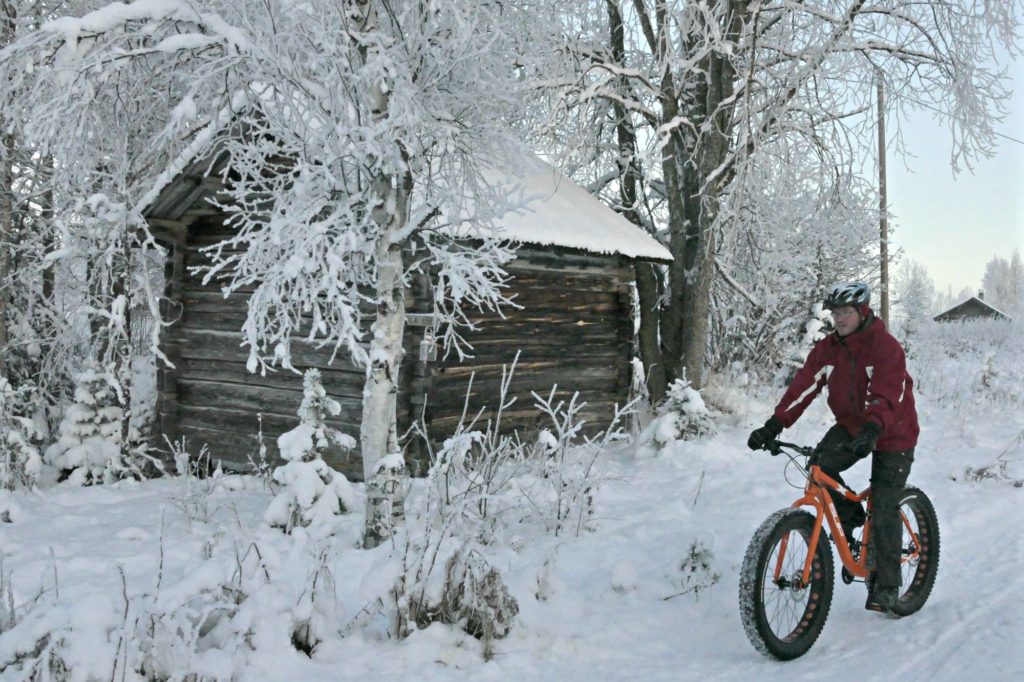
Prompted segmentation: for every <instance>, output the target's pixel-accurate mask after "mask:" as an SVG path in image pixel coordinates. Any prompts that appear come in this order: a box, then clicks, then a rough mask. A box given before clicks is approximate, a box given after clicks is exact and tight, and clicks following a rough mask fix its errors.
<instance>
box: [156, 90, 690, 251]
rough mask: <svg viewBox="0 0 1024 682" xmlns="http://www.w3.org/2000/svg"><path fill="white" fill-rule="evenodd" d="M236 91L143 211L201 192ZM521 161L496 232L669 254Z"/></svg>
mask: <svg viewBox="0 0 1024 682" xmlns="http://www.w3.org/2000/svg"><path fill="white" fill-rule="evenodd" d="M248 101H249V100H248V99H247V98H246V97H245V96H244V95H243V94H241V93H240V94H238V95H237V96H236V97H235V98H234V99H233V101H232V102H231V105H230V106H228V107H225V108H224V109H223V110H221V111H220V112H219V113H218V114H217V116H216V117H215V118H214V120H213V121H212V122H211V123H210V124H209V125H208V126H206V127H205V128H203V129H202V130H200V131H199V132H198V133H197V134H196V135H195V137H194V138H193V140H192V142H191V144H189V146H188V147H186V148H185V149H184V150H183V151H182V153H181V154H180V155H179V156H178V157H177V158H176V159H175V160H174V161H173V162H172V163H171V165H170V166H169V167H168V168H167V169H165V170H164V172H163V173H161V174H160V176H158V177H157V179H156V181H155V182H154V184H153V186H152V187H151V188H150V189H149V191H147V192H146V194H145V195H143V197H142V198H141V199H140V201H139V202H138V203H137V204H136V209H137V210H138V211H139V212H140V213H142V214H143V215H147V216H153V215H156V216H158V217H159V214H160V213H161V212H162V211H163V210H165V209H166V208H167V207H168V206H167V205H168V204H180V203H183V202H185V201H192V200H195V199H196V198H198V197H200V196H201V195H202V188H201V187H199V186H198V185H197V184H196V181H195V177H194V176H196V175H204V174H206V173H208V172H210V170H211V163H209V158H212V157H214V156H216V154H215V153H212V152H211V150H210V144H211V141H212V140H213V138H214V137H215V135H216V133H217V132H218V131H221V130H223V129H224V128H225V127H226V126H228V125H229V124H230V123H231V120H232V119H233V118H234V117H235V116H236V115H237V113H238V112H239V111H241V110H242V109H244V108H245V107H246V106H247V104H248ZM527 157H528V158H526V159H525V162H524V163H523V164H522V173H521V174H519V176H518V177H502V178H501V179H500V181H499V182H500V183H501V184H507V185H509V186H510V187H515V189H516V190H517V191H518V193H521V195H522V198H523V199H524V202H523V204H522V206H521V207H520V208H517V209H516V210H513V211H509V212H508V213H506V214H504V215H503V216H501V218H499V219H497V220H495V221H494V225H495V227H496V228H497V230H498V235H499V236H500V237H501V238H504V239H508V240H509V241H512V242H518V243H521V244H529V245H536V246H557V247H564V248H570V249H580V250H583V251H588V252H591V253H598V254H604V255H621V256H626V257H627V258H640V259H644V260H657V261H671V260H672V254H671V253H670V252H669V250H668V249H666V248H665V247H664V246H663V245H662V244H661V243H659V242H658V241H657V240H656V239H654V238H653V237H652V236H651V235H650V234H648V233H647V232H646V231H644V230H643V229H641V228H639V227H637V226H636V225H634V224H633V223H631V222H629V221H628V220H626V219H625V218H623V217H622V216H621V215H619V214H618V213H616V212H615V211H613V210H612V209H611V208H609V207H608V206H606V205H605V204H603V203H602V202H601V201H600V200H599V199H597V198H596V197H594V196H593V195H591V194H590V193H589V192H587V191H586V190H584V189H583V188H582V187H580V186H579V185H577V184H576V183H575V182H573V181H572V180H570V179H569V178H567V177H565V176H564V175H562V174H561V173H560V172H559V171H557V170H556V169H555V168H553V167H552V166H550V165H548V164H547V163H545V162H543V161H541V160H540V159H538V158H536V157H535V156H533V155H529V154H528V155H527ZM186 176H193V177H190V179H191V183H190V184H189V186H188V187H187V188H185V189H184V190H181V189H180V188H179V189H178V191H174V190H175V184H176V183H178V184H180V181H181V180H183V179H185V177H186Z"/></svg>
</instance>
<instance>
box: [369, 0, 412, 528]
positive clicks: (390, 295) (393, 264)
mask: <svg viewBox="0 0 1024 682" xmlns="http://www.w3.org/2000/svg"><path fill="white" fill-rule="evenodd" d="M358 7H359V11H360V13H361V17H360V18H361V19H362V28H363V30H364V31H365V32H366V33H372V32H373V31H374V30H375V29H376V28H377V10H376V7H375V4H374V2H373V0H358ZM367 49H368V50H369V49H372V48H367ZM364 58H365V55H364ZM369 96H370V102H369V104H370V108H371V115H372V117H373V119H374V121H375V122H376V121H381V120H383V119H384V118H386V117H387V115H388V106H389V98H388V94H387V92H386V91H385V88H384V84H383V83H382V82H381V81H380V80H378V81H376V82H375V84H374V85H373V86H372V87H371V88H370V91H369ZM371 183H372V195H373V198H374V202H375V203H374V206H373V208H372V215H373V220H374V222H375V223H376V224H377V227H378V229H379V232H378V236H377V243H376V249H375V254H374V255H375V257H376V263H377V291H376V296H377V301H376V303H377V315H376V318H375V319H374V321H373V324H372V325H371V327H370V349H369V360H368V362H367V366H366V384H365V386H364V388H363V418H362V424H361V426H360V434H359V435H360V445H361V448H362V454H363V477H364V480H366V481H370V480H371V479H372V478H373V475H374V473H375V472H376V469H377V463H378V462H380V460H381V459H383V458H384V457H386V456H387V455H389V454H392V453H396V452H398V451H399V450H398V413H397V405H398V372H399V369H400V367H401V363H402V337H403V336H404V333H405V287H404V284H403V273H404V270H405V268H404V263H403V260H402V243H401V232H402V230H403V228H404V227H405V225H406V223H407V222H408V219H409V198H410V196H411V194H412V180H411V176H409V174H408V173H405V174H404V175H403V176H402V177H395V176H391V175H388V174H387V173H386V172H384V171H383V170H381V171H378V173H377V175H376V176H375V177H374V178H372V180H371ZM368 520H369V519H368Z"/></svg>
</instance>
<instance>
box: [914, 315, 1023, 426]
mask: <svg viewBox="0 0 1024 682" xmlns="http://www.w3.org/2000/svg"><path fill="white" fill-rule="evenodd" d="M1022 356H1024V322H1022V321H1018V320H1014V321H1012V322H1007V321H1002V320H971V321H967V322H934V321H927V322H924V323H922V324H921V326H920V328H919V331H918V334H917V335H916V337H915V339H914V344H913V346H912V347H911V348H910V349H908V357H907V367H908V370H909V372H910V375H911V376H912V377H914V390H915V392H917V393H918V394H919V395H921V396H922V397H925V398H927V399H929V400H933V401H935V402H937V403H938V404H940V405H944V406H948V407H954V408H956V409H971V408H973V407H978V406H981V407H984V408H985V409H996V410H1000V409H1009V410H1019V409H1020V408H1021V406H1024V364H1022V363H1021V362H1020V358H1021V357H1022Z"/></svg>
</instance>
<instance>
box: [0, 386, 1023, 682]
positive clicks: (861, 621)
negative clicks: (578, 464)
mask: <svg viewBox="0 0 1024 682" xmlns="http://www.w3.org/2000/svg"><path fill="white" fill-rule="evenodd" d="M764 395H765V396H767V395H768V394H767V393H766V394H764ZM819 402H820V401H819ZM743 403H744V404H743V405H742V409H740V410H739V411H738V412H737V413H736V414H733V415H728V416H725V417H723V418H722V420H721V421H720V425H719V426H720V433H719V434H718V435H717V436H716V437H714V438H711V439H704V440H700V441H693V442H680V443H676V444H675V445H673V446H672V447H671V448H670V451H669V452H666V453H663V454H662V455H660V456H658V457H656V458H653V459H641V460H637V459H636V458H635V457H634V455H633V454H632V453H631V452H629V451H628V450H627V451H620V452H617V453H614V454H612V455H610V456H609V458H608V460H606V461H605V462H604V463H603V464H602V471H601V474H602V475H603V477H605V482H604V483H603V484H602V486H601V489H600V493H599V495H598V497H597V499H596V505H597V507H596V509H597V515H596V520H595V525H596V528H595V530H594V531H593V532H590V533H584V534H582V535H581V536H580V537H574V536H570V537H558V538H556V537H553V536H550V535H546V534H542V533H536V534H529V535H527V536H524V537H519V538H516V537H509V538H508V545H509V549H508V550H506V551H504V552H499V553H498V555H497V557H496V558H495V560H494V562H495V565H496V566H498V567H499V568H500V569H502V571H503V573H504V574H505V577H506V580H507V582H508V584H509V587H510V589H511V590H512V592H513V594H514V595H515V596H516V597H517V599H518V601H519V606H520V614H519V616H518V619H517V622H516V624H515V627H514V629H513V631H512V633H511V635H510V636H509V637H508V638H507V639H504V640H501V641H499V642H498V643H497V645H496V648H495V656H494V658H493V659H492V660H491V661H489V662H484V661H483V660H482V657H481V648H480V644H479V642H477V640H475V639H472V638H470V637H468V636H466V635H463V634H461V633H459V632H458V631H456V630H454V629H452V628H450V627H447V626H440V625H434V626H431V627H430V628H428V629H426V630H423V631H419V632H416V633H414V634H413V635H412V636H411V637H409V638H408V639H407V640H405V641H403V642H395V641H389V640H386V639H382V638H381V637H380V636H375V635H373V634H369V633H368V631H360V632H356V633H354V634H351V635H350V636H348V637H344V638H334V639H331V640H330V641H327V642H325V643H324V644H323V645H321V646H320V647H319V648H318V649H317V650H316V651H315V652H314V655H313V657H312V658H309V657H307V656H305V655H304V654H302V653H299V652H296V651H295V649H293V648H291V647H290V646H287V637H286V636H285V635H283V634H282V633H283V632H284V630H282V629H281V628H283V627H285V624H280V627H277V625H275V624H273V623H269V624H265V625H264V626H263V627H262V628H256V631H257V632H258V633H260V634H258V635H256V636H255V640H256V641H255V642H254V643H252V644H253V648H254V649H255V650H254V651H253V650H246V652H245V654H244V655H240V654H237V653H236V654H235V657H234V659H232V658H231V656H230V655H229V654H226V653H221V652H218V651H211V652H205V653H204V654H202V655H203V656H205V659H204V660H205V661H206V663H207V664H209V665H211V666H213V668H212V669H217V670H220V671H221V672H220V675H221V676H222V679H227V678H229V677H230V676H232V675H233V676H234V679H265V680H286V679H287V680H318V679H323V680H337V679H388V680H392V679H395V680H400V679H407V680H455V679H469V678H473V679H483V680H487V679H494V680H499V679H500V680H584V679H585V680H620V679H624V678H630V679H643V680H706V679H712V680H750V679H757V680H787V681H789V682H791V681H793V680H812V679H821V678H822V676H823V675H826V674H833V673H836V672H838V671H843V670H845V671H849V672H850V673H851V674H856V675H857V676H858V678H860V679H863V680H890V679H905V680H929V681H931V682H938V681H941V680H964V679H968V678H974V679H986V680H1019V679H1024V651H1022V650H1021V647H1020V643H1021V642H1024V616H1022V612H1021V606H1020V605H1021V603H1022V602H1024V569H1022V566H1024V541H1022V539H1021V533H1020V531H1019V526H1020V523H1021V518H1022V517H1021V513H1020V504H1021V501H1022V495H1024V489H1022V488H1018V487H1014V486H1013V485H1012V482H1009V481H1006V480H986V481H981V482H967V481H964V480H963V475H962V474H963V472H964V469H965V468H966V467H968V466H982V465H987V464H990V463H992V462H993V461H995V460H996V458H997V457H998V456H1000V455H1004V457H1008V458H1009V459H1010V460H1011V465H1010V467H1009V470H1008V471H1009V474H1010V475H1011V477H1012V478H1016V479H1019V478H1021V477H1024V471H1022V470H1021V463H1022V460H1024V452H1022V448H1024V444H1022V443H1021V441H1020V435H1021V434H1022V432H1024V414H1022V413H1021V411H1020V410H1019V409H1016V408H1007V409H1004V410H999V409H993V408H992V407H991V406H987V407H984V409H982V408H980V407H979V408H976V409H972V406H969V405H965V406H960V407H958V408H956V409H952V408H943V409H940V408H938V407H936V406H934V405H931V404H930V403H929V402H928V400H927V398H922V400H921V406H920V413H921V421H922V424H923V434H922V438H921V442H920V445H919V448H918V454H917V459H916V462H915V464H914V468H913V472H912V475H911V482H912V483H913V484H915V485H917V486H919V487H921V488H923V489H924V490H925V491H926V492H927V493H928V494H929V496H930V497H931V498H932V500H933V501H934V503H935V506H936V509H937V512H938V515H939V521H940V527H941V537H942V553H941V562H940V569H939V577H938V580H937V583H936V586H935V590H934V592H933V593H932V597H931V599H930V600H929V602H928V603H927V605H926V606H925V608H924V609H923V610H922V611H921V612H919V613H918V614H916V615H914V616H912V617H910V618H906V619H902V620H892V619H889V618H886V617H884V616H881V615H879V614H876V613H872V612H868V611H865V610H864V609H863V601H864V596H865V592H864V588H863V586H862V585H859V584H854V585H852V586H844V585H843V584H842V583H841V582H839V581H838V577H837V583H836V592H835V598H834V601H833V606H832V611H831V614H830V616H829V620H828V623H827V624H826V626H825V629H824V632H823V633H822V635H821V638H820V639H819V640H818V643H817V644H816V645H815V646H814V648H813V649H811V651H810V653H809V654H808V655H806V656H804V657H803V658H801V659H798V660H796V661H793V662H790V663H777V662H773V661H769V660H767V659H764V658H762V657H761V656H760V655H759V654H757V653H756V652H755V651H754V649H753V648H752V647H751V645H750V644H749V642H748V641H747V639H746V637H745V635H744V633H743V628H742V627H741V625H740V620H739V615H738V610H737V584H738V575H737V573H738V570H739V566H740V563H741V561H742V558H743V554H744V550H745V547H746V544H747V542H748V540H749V538H750V536H751V534H752V533H753V531H754V529H755V528H756V527H757V526H758V524H759V523H760V522H761V520H762V519H763V518H764V517H766V516H767V515H768V514H769V513H770V512H772V511H774V510H776V509H778V508H781V507H784V506H787V505H788V504H789V503H790V502H791V501H792V500H793V499H795V497H796V493H797V491H796V490H795V489H793V488H791V487H789V486H788V485H787V483H786V479H785V477H784V469H785V466H784V460H783V459H782V458H772V457H770V456H768V455H767V454H764V453H756V454H755V453H751V452H750V451H748V450H747V449H746V447H745V445H744V442H745V439H746V436H747V433H748V431H749V429H750V428H751V427H752V426H755V425H757V424H758V423H759V422H760V421H761V419H763V417H764V415H765V414H767V411H768V405H767V403H763V402H761V403H758V402H757V401H753V400H751V399H749V398H744V399H743ZM817 408H818V409H817V410H816V411H812V412H809V413H808V414H807V415H805V417H804V419H803V420H802V421H801V423H800V424H798V425H797V427H796V428H794V429H792V430H790V431H788V432H787V434H786V436H787V438H788V439H789V440H794V441H796V442H812V441H813V440H814V439H815V438H816V436H817V435H818V434H820V433H821V432H822V431H823V430H824V429H825V428H826V426H827V415H826V414H825V413H824V411H823V410H822V409H821V408H820V406H817ZM1004 453H1005V454H1004ZM867 476H868V467H867V465H866V464H861V465H859V466H858V467H856V468H855V469H853V470H852V472H851V474H850V475H849V476H848V477H847V480H848V482H850V484H851V485H853V486H854V487H857V488H860V487H863V486H864V485H866V479H867ZM954 477H955V478H956V479H957V480H953V479H954ZM790 478H791V479H793V480H795V476H793V475H791V476H790ZM186 484H187V482H186V481H184V480H182V479H164V480H157V481H150V482H144V483H135V482H122V483H119V484H117V485H114V486H97V487H92V488H84V489H81V488H71V487H63V486H58V487H56V488H52V489H49V490H46V491H44V492H41V493H38V494H26V493H20V494H18V495H17V496H16V497H15V498H14V501H15V502H16V503H17V510H16V511H15V513H14V514H13V516H12V518H13V523H4V524H0V553H2V555H3V561H4V568H5V570H6V571H8V572H10V573H11V574H12V576H13V577H12V581H13V584H14V588H15V589H14V595H15V603H16V605H17V606H18V607H19V608H24V607H25V605H26V603H27V602H28V601H29V600H31V599H32V598H33V597H35V595H37V594H38V593H39V591H40V589H41V588H42V589H44V590H46V592H45V593H44V595H43V596H42V597H40V602H41V603H42V602H45V603H47V604H48V606H47V607H46V608H45V609H44V610H42V612H40V609H36V612H35V615H34V616H32V617H28V618H25V620H24V622H23V623H22V624H21V625H20V626H19V627H16V628H14V629H13V630H10V631H8V632H6V633H5V634H3V635H0V662H2V661H3V660H5V657H6V656H9V655H10V653H11V650H12V647H17V646H21V645H19V644H18V642H19V641H20V642H24V641H25V640H26V638H27V637H29V635H28V634H27V630H28V629H30V628H29V625H30V624H31V629H32V630H33V631H34V633H35V636H37V637H38V636H39V634H40V633H41V632H42V631H44V630H45V629H46V628H47V627H49V628H51V629H55V628H56V629H59V628H65V629H67V628H69V627H70V628H71V629H70V631H69V632H66V633H65V635H64V637H65V640H66V641H67V642H68V643H69V644H68V646H67V647H65V653H64V654H63V655H64V656H65V659H66V660H72V661H75V660H78V661H80V663H79V664H78V666H75V667H76V668H77V670H76V672H78V673H79V674H80V675H81V677H80V679H87V678H88V674H87V673H88V672H89V671H92V672H91V674H95V675H101V673H102V671H104V670H106V671H107V672H106V675H105V676H106V677H109V675H110V673H109V671H110V669H111V663H110V661H109V660H106V661H104V660H99V659H103V657H104V656H106V657H107V658H108V659H109V658H110V657H111V654H112V653H114V652H115V645H116V643H117V639H118V638H119V637H120V631H118V630H117V629H115V630H113V631H111V630H110V629H109V627H108V628H107V630H103V629H100V630H99V632H100V634H99V635H97V634H96V632H95V631H96V622H97V621H102V620H103V618H101V617H99V616H97V615H96V614H97V613H112V614H115V615H116V618H115V625H116V624H117V619H118V618H120V615H118V614H120V612H121V610H122V609H123V605H124V601H123V597H122V591H123V588H122V578H121V571H122V570H123V574H124V576H125V587H124V593H125V594H127V595H128V597H129V600H132V599H138V598H140V597H139V595H142V594H146V593H149V594H151V593H153V592H154V586H155V585H156V584H157V582H158V581H160V583H161V585H162V589H161V599H163V600H164V601H165V603H173V599H174V598H175V594H189V593H191V592H190V590H191V591H192V592H196V593H198V592H201V591H202V589H203V586H207V587H209V586H210V585H216V584H219V583H218V581H223V580H224V579H226V578H227V577H228V576H226V575H225V574H224V573H223V572H224V570H226V569H225V562H220V563H217V562H211V561H207V560H206V558H205V557H208V556H211V555H214V556H218V555H220V556H222V555H224V554H225V553H227V554H230V553H231V552H232V551H234V552H235V554H236V555H239V556H241V555H244V551H245V549H246V547H251V546H252V543H253V542H256V544H257V545H258V546H259V547H261V548H262V553H263V554H264V555H265V556H264V561H265V564H266V565H267V566H268V567H269V571H270V572H271V573H274V574H275V575H277V576H279V578H280V579H281V580H285V581H289V580H290V581H293V582H297V583H300V584H301V583H302V581H304V580H306V577H307V576H305V575H301V574H298V573H299V572H298V571H295V570H289V567H290V566H292V565H298V564H299V563H300V562H298V561H297V560H295V557H297V556H299V555H305V554H307V553H309V552H311V551H315V550H316V549H317V546H316V543H314V542H313V541H312V540H310V541H308V542H305V543H304V542H303V541H302V540H301V538H300V539H299V540H298V541H293V540H291V539H289V538H287V537H286V536H284V535H283V534H281V533H280V532H279V531H276V530H272V529H270V528H267V527H265V526H263V525H261V523H260V517H261V514H262V513H263V510H264V509H265V508H266V505H267V503H268V501H269V498H270V496H269V493H268V492H267V491H266V490H265V489H263V487H262V485H261V483H260V482H259V481H258V480H256V479H252V478H247V479H240V478H235V479H233V480H231V479H229V480H228V481H222V482H221V483H220V484H219V485H218V487H217V489H216V490H215V491H214V492H213V493H212V494H211V495H210V496H209V497H207V496H205V495H203V494H197V491H196V490H195V489H193V491H192V493H191V494H190V493H189V492H188V491H187V490H186V489H185V487H186ZM192 485H193V486H196V485H200V486H202V485H206V484H205V483H204V482H198V483H196V482H192ZM201 492H202V490H200V491H199V493H201ZM190 500H191V501H190ZM204 500H205V501H206V502H208V506H206V509H203V506H204V502H203V501H204ZM7 505H8V506H10V498H8V502H7ZM206 517H208V519H207V518H206ZM204 519H205V521H204ZM361 522H362V515H361V514H360V513H358V512H357V513H354V514H350V515H348V516H346V517H343V518H342V520H341V522H340V524H339V527H338V532H337V533H336V535H335V538H334V540H333V545H332V557H333V559H332V562H331V569H332V572H333V575H334V578H335V582H336V585H337V594H338V603H339V607H340V609H341V617H340V619H339V622H341V623H345V622H347V621H349V620H350V619H351V618H352V617H353V616H355V615H356V613H357V612H358V610H359V608H361V606H362V604H363V601H361V600H362V599H363V595H365V594H366V592H367V589H369V588H368V585H367V584H368V583H370V584H371V586H372V582H373V575H374V573H375V571H376V570H377V569H376V568H375V566H379V565H380V562H381V561H382V560H383V559H384V558H385V555H386V552H387V548H386V547H384V548H378V549H377V550H373V551H364V550H358V549H354V548H353V547H354V545H355V544H356V539H357V538H358V535H359V531H360V525H361ZM161 529H162V530H161ZM161 536H162V537H163V540H162V541H161ZM695 541H696V542H698V543H700V544H699V545H698V546H701V545H702V546H703V547H705V548H707V549H708V550H710V571H711V572H712V573H717V574H718V575H719V579H718V580H717V582H716V583H714V584H713V585H711V586H710V587H707V589H703V590H700V591H699V592H698V593H696V594H695V593H693V592H690V593H686V594H682V595H680V596H674V597H673V596H672V595H677V594H678V593H680V592H683V591H684V590H685V588H686V587H687V583H686V582H685V581H686V578H685V576H684V572H683V571H681V570H680V567H681V565H682V563H683V562H684V560H685V559H686V557H687V555H688V553H689V549H690V547H691V545H692V544H693V543H694V542H695ZM232 547H234V548H237V549H234V550H233V549H232ZM161 548H162V549H161ZM161 553H162V555H163V556H162V562H163V563H162V565H163V569H162V572H161V569H160V566H161ZM492 558H493V557H492ZM293 560H294V561H293ZM229 563H230V562H229ZM218 571H220V572H218ZM837 573H838V566H837ZM695 575H696V578H697V580H698V581H699V580H706V579H707V576H706V575H705V574H700V573H698V574H695ZM55 585H56V587H57V588H58V590H59V595H58V594H56V593H55V591H54V590H53V588H54V586H55ZM537 595H540V596H541V597H542V599H539V598H538V596H537ZM268 599H270V600H271V601H272V599H271V598H270V597H268ZM250 601H252V600H250ZM286 607H287V605H285V606H284V607H282V606H280V605H277V606H275V605H274V604H272V603H264V604H263V605H262V606H258V607H254V610H253V614H252V617H253V618H256V619H264V620H271V621H272V620H273V619H274V618H276V617H279V616H275V614H280V613H283V612H285V611H286ZM107 620H108V621H109V618H107ZM369 632H372V631H369ZM104 633H105V635H104ZM97 637H98V638H99V639H96V638H97ZM128 639H129V640H131V639H132V638H131V637H129V638H128ZM135 645H136V643H135V642H134V641H129V642H128V646H129V647H132V646H135ZM76 657H77V658H76ZM186 658H187V656H186ZM7 660H10V659H7ZM182 660H184V659H182ZM196 660H198V659H196ZM193 663H195V661H193ZM0 664H2V663H0ZM104 665H105V666H106V668H104V667H103V666H104ZM14 667H15V666H10V667H9V668H8V669H7V670H5V671H3V672H0V680H9V679H19V673H17V671H16V670H14ZM128 679H132V675H131V673H130V672H129V674H128Z"/></svg>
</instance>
